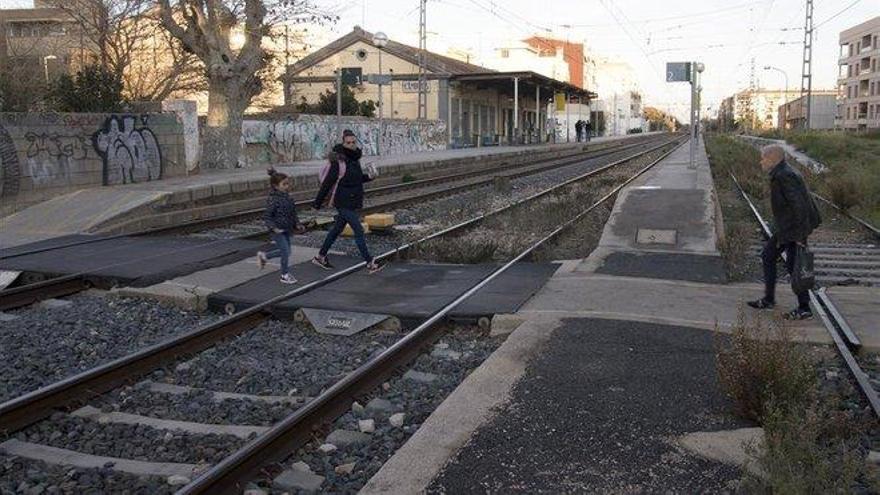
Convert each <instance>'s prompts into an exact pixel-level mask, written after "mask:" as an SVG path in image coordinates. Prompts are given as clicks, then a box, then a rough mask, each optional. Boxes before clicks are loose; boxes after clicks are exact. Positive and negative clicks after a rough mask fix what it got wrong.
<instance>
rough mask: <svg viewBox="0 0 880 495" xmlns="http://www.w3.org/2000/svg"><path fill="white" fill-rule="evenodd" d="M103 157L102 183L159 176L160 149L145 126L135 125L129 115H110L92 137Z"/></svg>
mask: <svg viewBox="0 0 880 495" xmlns="http://www.w3.org/2000/svg"><path fill="white" fill-rule="evenodd" d="M94 144H95V149H96V150H97V151H98V154H100V155H101V158H103V159H104V185H105V186H106V185H115V184H128V183H134V182H146V181H151V180H158V179H161V178H162V153H161V150H160V149H159V143H158V141H157V140H156V136H155V135H154V134H153V131H151V130H150V129H149V128H147V127H143V128H140V129H135V118H134V117H133V116H130V115H127V116H122V117H120V116H113V117H110V118H108V119H107V121H106V122H105V123H104V128H103V129H101V130H99V131H98V132H97V133H96V134H95V137H94Z"/></svg>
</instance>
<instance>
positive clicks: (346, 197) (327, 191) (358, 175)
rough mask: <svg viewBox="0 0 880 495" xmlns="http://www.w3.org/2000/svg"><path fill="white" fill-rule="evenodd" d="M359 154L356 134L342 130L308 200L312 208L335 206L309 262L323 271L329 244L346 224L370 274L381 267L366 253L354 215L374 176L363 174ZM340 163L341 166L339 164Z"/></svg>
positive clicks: (328, 266) (362, 204) (329, 265)
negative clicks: (315, 191)
mask: <svg viewBox="0 0 880 495" xmlns="http://www.w3.org/2000/svg"><path fill="white" fill-rule="evenodd" d="M362 155H363V153H362V152H361V149H360V148H358V146H357V137H356V136H355V135H354V132H352V131H350V130H348V129H346V130H345V131H343V133H342V144H337V145H336V146H334V147H333V152H332V153H330V154H329V156H328V160H329V162H330V163H329V165H330V167H329V170H328V173H327V175H326V176H325V177H324V178H323V179H322V181H321V188H320V189H319V190H318V196H317V197H316V198H315V201H314V202H313V203H312V206H313V207H314V208H315V209H316V210H320V209H321V208H322V207H323V206H324V204H325V203H329V204H330V205H331V206H333V207H334V208H336V217H335V218H334V220H335V221H334V223H333V227H331V228H330V231H329V232H327V237H326V238H325V239H324V244H323V245H322V246H321V249H320V251H318V255H317V256H315V257H314V258H313V259H312V263H314V264H316V265H318V266H320V267H321V268H323V269H325V270H332V269H333V265H332V264H331V263H330V260H329V259H328V258H327V253H328V252H330V247H331V246H333V243H334V242H335V241H336V238H337V237H339V234H341V233H342V231H343V229H345V225H346V224H348V225H350V226H351V229H352V231H353V232H354V240H355V244H356V245H357V248H358V251H360V254H361V257H363V259H364V261H366V262H367V270H368V271H369V272H370V273H376V272H378V271H379V270H381V269H382V268H384V266H385V264H384V263H383V262H381V261H378V260H376V259H374V258H373V257H372V256H371V255H370V251H369V250H368V249H367V241H366V239H365V237H364V228H363V225H361V219H360V216H359V215H358V210H360V209H361V208H363V207H364V183H366V182H369V181H371V180H373V178H374V175H370V174H367V173H365V172H364V171H363V169H362V168H361V156H362ZM343 163H344V167H342V164H343ZM341 168H344V172H343V173H342V174H340V169H341Z"/></svg>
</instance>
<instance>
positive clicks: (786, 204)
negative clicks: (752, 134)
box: [748, 145, 822, 320]
mask: <svg viewBox="0 0 880 495" xmlns="http://www.w3.org/2000/svg"><path fill="white" fill-rule="evenodd" d="M761 168H762V169H763V170H764V171H765V172H767V173H769V174H770V206H771V208H772V210H773V223H774V227H775V228H774V232H773V235H772V236H770V239H768V240H767V244H766V245H765V246H764V250H763V251H762V252H761V260H762V261H763V264H764V297H763V298H761V299H758V300H757V301H749V303H748V304H749V306H751V307H753V308H757V309H771V308H773V307H774V306H775V305H776V260H777V259H779V256H780V255H781V254H782V253H783V252H784V253H786V268H787V269H788V272H789V273H791V271H792V267H793V266H794V263H795V256H796V255H797V249H796V248H797V245H798V244H804V245H805V244H806V242H807V237H809V235H810V234H811V233H812V232H813V229H815V228H816V227H818V226H819V223H820V222H821V221H822V219H821V218H820V217H819V210H818V208H817V207H816V203H815V202H814V201H813V198H812V197H811V195H810V191H809V189H808V188H807V184H806V182H804V178H803V176H802V175H801V174H800V173H799V172H798V171H797V170H795V169H794V168H793V167H792V166H791V165H789V164H788V163H787V162H786V161H785V151H784V150H783V149H782V147H780V146H776V145H770V146H765V147H764V148H762V149H761ZM795 295H796V296H797V299H798V307H797V308H795V309H793V310H792V311H790V312H789V313H787V314H786V315H785V317H786V318H787V319H790V320H804V319H807V318H812V317H813V312H812V311H811V310H810V295H809V293H808V291H804V292H801V293H795Z"/></svg>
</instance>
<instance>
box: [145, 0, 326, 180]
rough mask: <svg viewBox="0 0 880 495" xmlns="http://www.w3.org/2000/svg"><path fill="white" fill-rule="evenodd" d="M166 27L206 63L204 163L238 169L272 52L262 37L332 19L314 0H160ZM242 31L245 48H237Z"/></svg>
mask: <svg viewBox="0 0 880 495" xmlns="http://www.w3.org/2000/svg"><path fill="white" fill-rule="evenodd" d="M156 1H157V2H158V5H159V9H160V12H161V18H162V24H163V25H164V26H165V28H166V29H168V31H169V32H170V33H171V34H172V35H173V36H174V37H175V38H177V39H179V40H180V41H181V42H182V43H183V45H184V46H185V47H186V48H187V49H188V50H190V51H191V52H193V53H194V54H195V55H196V56H197V57H198V58H199V60H201V62H202V64H203V67H204V71H205V78H206V79H207V82H208V119H207V125H206V127H205V134H204V136H205V138H204V146H203V148H202V163H203V164H204V165H205V166H206V167H207V168H232V167H235V166H237V164H238V157H239V151H240V139H241V123H242V116H243V114H244V111H245V109H246V108H247V107H248V105H249V104H250V102H251V100H253V98H254V97H255V96H256V95H258V94H259V93H260V91H261V90H262V88H263V80H264V78H265V76H266V68H267V66H268V64H269V58H270V56H269V54H268V53H267V51H266V50H265V49H264V47H263V44H262V43H263V37H265V36H270V35H271V33H270V26H271V25H272V23H274V22H278V21H281V20H284V19H286V20H292V21H299V22H324V21H328V20H331V16H330V15H329V14H327V13H324V12H323V11H321V10H320V9H318V8H317V7H315V6H314V5H313V4H312V1H311V0H176V1H175V2H174V3H173V4H172V0H156ZM235 29H240V30H242V34H243V38H244V43H243V44H242V45H241V48H236V47H235V46H234V44H233V39H232V34H233V32H234V30H235Z"/></svg>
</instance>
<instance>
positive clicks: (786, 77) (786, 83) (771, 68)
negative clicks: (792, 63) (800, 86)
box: [764, 65, 788, 103]
mask: <svg viewBox="0 0 880 495" xmlns="http://www.w3.org/2000/svg"><path fill="white" fill-rule="evenodd" d="M764 70H775V71H776V72H779V73H780V74H782V77H784V78H785V102H786V103H788V74H787V73H786V72H785V71H784V70H782V69H780V68H778V67H772V66H770V65H765V66H764Z"/></svg>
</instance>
